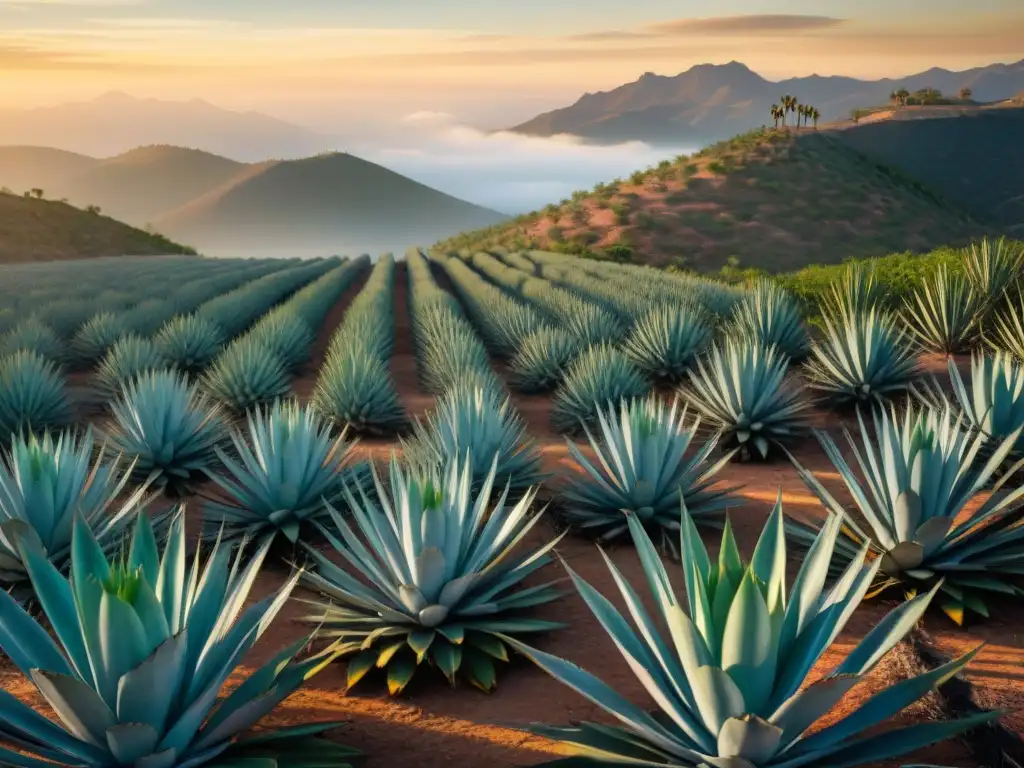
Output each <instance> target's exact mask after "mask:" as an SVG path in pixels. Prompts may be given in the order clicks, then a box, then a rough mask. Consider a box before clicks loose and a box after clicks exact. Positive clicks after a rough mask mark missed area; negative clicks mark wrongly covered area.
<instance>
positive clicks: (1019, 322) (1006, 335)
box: [988, 291, 1024, 361]
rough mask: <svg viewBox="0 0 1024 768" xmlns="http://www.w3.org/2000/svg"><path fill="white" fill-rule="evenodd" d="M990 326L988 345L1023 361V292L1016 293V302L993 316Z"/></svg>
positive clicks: (1007, 305)
mask: <svg viewBox="0 0 1024 768" xmlns="http://www.w3.org/2000/svg"><path fill="white" fill-rule="evenodd" d="M992 326H993V329H994V330H993V333H992V335H991V338H989V340H988V341H989V345H990V346H991V347H992V348H993V349H995V350H997V351H998V350H1002V351H1004V352H1008V353H1009V354H1011V355H1013V356H1014V357H1015V358H1017V359H1018V360H1021V361H1024V291H1018V292H1017V296H1016V301H1012V302H1007V303H1006V306H1005V307H1004V308H1003V309H1002V310H1000V311H999V312H998V313H997V314H996V315H995V317H994V318H993V321H992Z"/></svg>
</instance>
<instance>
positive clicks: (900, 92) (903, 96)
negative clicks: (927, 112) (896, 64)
mask: <svg viewBox="0 0 1024 768" xmlns="http://www.w3.org/2000/svg"><path fill="white" fill-rule="evenodd" d="M909 98H910V91H908V90H907V89H906V88H897V89H896V90H895V91H893V92H892V93H890V94H889V100H890V101H891V102H892V103H893V106H896V107H905V106H907V99H909Z"/></svg>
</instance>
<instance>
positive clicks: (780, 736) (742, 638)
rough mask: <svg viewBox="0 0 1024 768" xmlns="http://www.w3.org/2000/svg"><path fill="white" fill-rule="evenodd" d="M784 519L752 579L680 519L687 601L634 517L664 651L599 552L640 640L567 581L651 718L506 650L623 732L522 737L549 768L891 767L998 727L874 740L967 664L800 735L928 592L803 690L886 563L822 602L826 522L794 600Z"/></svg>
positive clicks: (549, 731) (773, 523) (590, 679)
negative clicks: (652, 708)
mask: <svg viewBox="0 0 1024 768" xmlns="http://www.w3.org/2000/svg"><path fill="white" fill-rule="evenodd" d="M781 506H782V505H781V502H780V503H779V504H776V507H775V510H774V512H773V513H772V515H771V517H770V519H769V520H768V524H767V526H766V527H765V529H764V531H763V532H762V534H761V538H760V540H759V541H758V544H757V548H756V549H755V551H754V556H753V559H752V560H751V562H750V564H749V565H744V564H743V561H742V559H741V557H740V553H739V550H738V549H737V547H736V542H735V539H734V538H733V536H732V533H731V530H730V528H729V527H728V526H727V527H726V529H725V534H724V535H723V538H722V546H721V549H720V550H719V555H718V562H717V563H715V562H713V561H712V560H711V559H710V557H709V556H708V552H707V550H706V549H705V547H704V545H703V543H702V542H701V540H700V537H699V536H698V535H697V531H696V528H695V526H694V524H693V521H692V520H691V519H690V517H689V515H687V514H686V513H685V512H684V513H683V522H682V535H681V544H682V551H683V558H682V564H683V576H684V579H685V584H686V595H687V597H686V598H681V597H680V596H678V595H677V594H675V593H674V592H673V588H672V585H671V583H670V582H669V576H668V573H667V572H666V570H665V567H664V565H663V564H662V563H661V561H660V560H659V559H658V555H657V552H656V551H655V549H654V547H653V545H652V543H651V540H650V538H649V537H648V536H647V533H646V532H645V531H644V527H643V524H642V523H641V522H640V520H639V519H637V518H636V517H633V516H630V517H629V518H628V522H629V527H630V532H631V533H632V535H633V539H634V542H635V543H636V548H637V550H638V552H639V555H640V561H641V563H642V565H643V570H644V575H645V576H646V577H647V582H648V585H649V587H650V590H651V596H652V598H653V604H654V606H655V608H656V611H657V615H658V616H659V617H660V618H661V620H662V623H663V624H664V626H666V627H668V629H669V636H668V637H665V636H663V634H662V633H661V632H660V631H659V628H658V625H657V623H656V619H655V618H653V617H652V616H651V614H650V613H649V612H648V610H647V609H646V608H645V607H644V604H643V603H642V602H641V601H640V598H639V596H638V595H637V593H636V591H635V590H634V588H633V587H632V586H631V585H630V584H629V582H628V581H626V579H625V577H624V576H623V575H622V573H620V572H619V570H618V569H617V568H616V567H615V564H614V563H613V562H612V561H611V559H610V558H609V557H608V556H607V555H604V553H603V552H602V553H601V554H602V555H603V556H604V559H605V563H606V564H607V566H608V569H609V571H610V572H611V575H612V578H613V579H614V581H615V584H616V586H617V587H618V589H619V592H620V594H621V596H622V600H623V602H624V603H625V605H626V607H627V609H628V613H629V616H630V618H632V620H633V624H635V626H636V629H634V628H633V626H632V625H631V624H630V623H629V621H628V620H627V619H626V617H625V616H623V615H622V614H621V613H619V611H618V610H617V609H616V608H615V607H614V606H613V605H612V603H611V602H610V601H609V600H608V599H607V598H606V597H604V596H603V595H601V594H600V593H599V592H598V591H597V590H596V589H594V587H592V586H591V585H590V584H588V583H587V582H586V581H584V580H583V579H582V578H580V577H579V576H578V575H577V574H576V573H574V572H573V571H572V570H571V569H569V574H570V576H571V577H572V579H573V581H574V582H575V584H576V588H577V590H578V591H579V593H580V596H581V597H582V598H583V600H584V601H585V602H586V603H587V606H588V607H589V608H590V609H591V611H593V613H594V616H595V617H596V618H597V620H598V621H599V622H600V624H601V626H602V627H603V628H604V630H605V632H606V633H607V634H608V636H609V638H610V640H611V641H612V642H613V643H614V644H615V646H616V648H618V650H619V652H620V653H621V654H622V656H623V658H624V659H625V661H626V663H627V664H628V665H629V667H630V669H631V670H632V671H633V674H634V675H636V677H637V679H638V680H639V681H640V684H641V685H642V686H643V687H644V688H645V689H646V690H647V692H648V693H649V694H650V696H651V698H652V699H653V700H654V702H655V703H656V705H657V707H658V710H659V711H658V712H656V713H655V714H654V715H651V714H648V713H647V712H645V711H644V710H642V709H641V708H640V707H638V706H637V705H635V704H633V703H631V702H630V701H628V700H627V699H626V698H625V697H623V696H622V695H620V694H619V693H618V692H617V691H616V690H615V689H613V688H611V687H609V686H608V685H607V684H606V683H604V682H602V681H601V680H600V679H599V678H598V677H596V676H595V675H593V674H591V673H590V672H588V671H585V670H583V669H581V668H580V667H578V666H576V665H575V664H572V663H571V662H568V661H565V660H564V659H560V658H558V657H556V656H552V655H550V654H547V653H544V652H542V651H539V650H536V649H534V648H530V647H528V646H526V645H524V644H522V643H521V642H518V641H514V640H507V642H509V643H510V644H512V645H514V646H515V647H516V649H517V650H519V651H520V652H522V653H523V654H525V655H526V656H528V657H529V658H530V659H532V660H533V661H534V662H535V663H536V664H537V665H538V666H539V667H540V668H541V669H543V670H544V671H545V672H547V673H548V674H550V675H551V676H552V677H554V678H555V679H556V680H558V681H559V682H561V683H563V684H564V685H566V686H568V687H570V688H572V689H573V690H574V691H576V692H577V693H579V694H580V695H581V696H583V697H585V698H586V699H588V700H589V701H590V702H592V703H593V704H595V705H597V706H598V707H600V708H601V709H603V710H604V711H605V712H607V713H608V714H609V715H611V716H612V717H613V718H615V720H617V721H618V723H619V724H618V725H614V726H610V725H603V724H597V723H589V722H583V723H580V724H578V725H577V726H575V727H572V728H566V727H556V726H548V725H540V724H535V725H532V726H528V727H527V728H525V729H524V730H528V731H530V732H532V733H536V734H539V735H542V736H545V737H547V738H550V739H555V740H557V741H560V742H562V743H563V744H564V745H565V746H566V747H567V748H568V750H569V751H570V754H571V755H573V757H569V758H562V759H560V760H556V761H553V762H550V763H547V765H551V766H556V765H569V764H572V765H636V766H641V765H642V766H661V765H664V766H691V768H712V767H714V768H796V767H797V766H803V767H804V768H852V766H858V765H868V764H872V765H874V764H877V763H876V761H879V760H886V759H889V758H893V757H899V756H900V755H903V754H906V753H908V752H912V751H913V750H915V749H917V748H919V747H924V746H927V745H930V744H932V743H934V742H936V741H941V740H943V739H946V738H951V737H953V736H956V735H958V734H960V733H963V732H964V731H967V730H969V729H970V728H972V727H974V726H976V725H978V724H980V723H984V722H988V721H991V720H994V719H996V718H998V717H999V716H1000V714H1001V713H999V712H984V713H982V714H980V715H975V716H973V717H967V718H963V719H961V720H954V721H951V722H943V723H928V724H925V725H911V726H904V727H902V728H897V729H888V730H885V731H884V732H870V733H869V731H871V729H874V727H875V726H877V725H879V724H881V723H884V722H885V721H887V720H888V719H889V718H891V717H893V716H895V715H898V714H899V713H900V712H901V711H902V710H903V709H904V708H905V707H907V706H909V705H910V704H912V703H913V702H915V701H917V700H918V699H920V698H921V697H923V696H924V695H925V694H927V693H929V692H930V691H933V690H935V689H936V688H937V687H938V686H940V685H941V684H942V683H944V682H945V681H946V680H948V679H949V678H951V677H953V676H954V675H956V674H957V673H958V672H960V670H962V669H963V668H964V667H965V666H966V665H967V664H968V662H969V661H970V660H971V659H972V658H973V657H974V656H975V655H976V654H977V650H974V651H971V652H970V653H968V654H966V655H964V656H962V657H960V658H959V659H956V660H955V661H952V662H950V663H948V664H945V665H943V666H941V667H938V668H937V669H935V670H932V671H930V672H926V673H924V674H922V675H918V676H917V677H913V678H910V679H908V680H904V681H900V682H898V683H896V684H894V685H892V686H890V687H888V688H886V689H884V690H882V691H881V692H879V693H877V694H875V695H874V696H872V697H871V698H870V699H868V700H867V701H866V702H865V703H863V704H862V705H861V706H859V707H857V708H855V709H853V711H851V712H849V713H848V714H845V715H844V716H843V717H841V718H840V719H839V720H838V721H837V722H835V723H833V724H830V725H829V726H828V727H825V728H822V729H819V730H816V731H815V732H814V733H810V734H808V733H807V731H808V730H809V729H810V728H811V726H813V725H814V724H815V723H816V722H817V721H818V720H820V719H821V718H823V717H824V716H825V715H827V714H828V712H829V711H830V710H831V709H832V708H833V707H834V706H836V704H838V703H839V702H840V701H841V700H842V699H843V697H844V696H845V695H846V694H847V693H848V692H849V691H850V690H851V689H852V688H853V687H854V686H855V685H857V683H859V682H860V681H861V680H863V679H864V677H865V676H866V675H868V674H869V673H870V672H871V670H872V669H873V668H874V667H875V666H876V665H877V664H878V662H879V661H880V660H881V659H882V658H883V657H884V656H885V655H886V654H887V653H888V652H889V651H890V650H891V649H892V648H893V647H894V646H895V645H896V644H897V643H898V642H899V641H900V640H901V639H903V637H904V636H905V635H906V634H907V632H908V631H909V630H910V629H911V628H912V627H913V626H914V624H915V623H916V622H917V620H918V619H919V618H920V617H921V615H922V614H923V613H924V611H925V609H926V608H927V607H928V604H929V602H930V601H931V599H932V595H933V593H931V592H929V593H926V594H923V595H920V596H918V597H915V598H914V599H912V600H910V601H908V602H906V603H904V604H902V605H900V606H899V607H897V608H895V609H894V610H892V611H891V612H890V613H889V614H888V615H887V616H886V617H885V618H884V619H882V620H881V621H880V622H878V623H877V624H876V625H875V626H874V627H873V628H872V629H871V630H870V631H869V632H868V633H867V635H866V636H865V637H864V639H863V640H861V641H860V643H858V644H857V646H856V647H855V648H854V649H853V650H852V651H851V652H850V654H849V655H848V656H847V657H846V658H845V659H844V660H843V661H842V662H840V663H839V664H838V665H837V666H836V667H835V668H834V669H833V670H832V671H831V672H829V673H827V674H826V675H825V676H824V677H822V678H820V679H817V680H816V681H815V682H812V683H811V684H810V685H809V686H806V687H805V686H804V683H805V681H806V680H807V677H808V675H809V673H810V672H811V670H812V668H813V667H814V665H815V663H816V662H817V661H818V660H819V659H820V658H821V657H822V656H823V655H824V653H825V652H826V651H827V650H828V649H829V646H831V645H832V643H833V642H834V641H835V639H836V637H837V636H838V635H839V633H840V632H841V631H842V629H843V627H844V625H845V624H846V622H847V621H848V620H849V618H850V616H851V614H852V613H853V612H854V610H855V609H856V608H857V606H858V604H859V603H860V602H861V600H862V598H863V597H864V593H865V591H866V590H867V588H868V584H869V583H870V582H871V579H872V577H873V576H874V573H875V572H876V571H877V570H878V565H879V564H878V561H877V560H875V561H874V562H871V561H870V560H869V559H868V557H867V550H866V549H862V550H861V551H860V552H859V553H858V554H857V556H856V557H855V558H854V561H853V562H852V563H850V565H849V567H848V568H847V569H846V571H845V572H844V573H843V575H842V577H841V578H840V579H839V580H838V581H836V582H835V584H834V585H833V586H832V587H831V589H829V590H828V591H825V577H826V573H827V571H828V566H829V562H830V560H831V558H832V555H833V549H834V547H835V545H836V538H837V536H838V534H839V529H840V527H841V523H842V519H841V518H839V517H837V516H833V517H832V518H831V519H830V520H829V522H828V524H827V525H826V527H825V529H824V530H823V531H822V532H821V533H820V534H819V535H818V536H817V538H816V539H815V541H814V544H813V546H812V548H811V551H810V553H809V554H808V556H807V558H806V559H805V560H804V562H803V565H802V566H801V568H800V572H799V573H798V575H797V578H796V581H795V582H794V584H793V589H792V592H791V593H790V594H789V595H787V594H786V566H787V562H786V545H785V536H784V532H783V516H782V509H781ZM979 650H980V649H979ZM567 760H568V761H572V760H575V762H572V763H570V762H567Z"/></svg>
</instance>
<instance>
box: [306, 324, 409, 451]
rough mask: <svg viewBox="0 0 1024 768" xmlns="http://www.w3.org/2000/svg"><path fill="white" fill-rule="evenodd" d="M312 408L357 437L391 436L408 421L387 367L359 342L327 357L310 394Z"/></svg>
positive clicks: (339, 349)
mask: <svg viewBox="0 0 1024 768" xmlns="http://www.w3.org/2000/svg"><path fill="white" fill-rule="evenodd" d="M313 406H314V407H315V408H316V410H317V411H318V412H319V413H320V414H322V415H323V416H325V417H327V418H329V419H332V420H333V421H335V422H336V423H338V424H341V425H343V426H347V427H348V428H350V429H351V430H352V431H353V432H356V433H359V434H374V435H384V434H394V433H395V432H397V431H399V430H400V429H401V428H402V427H403V426H405V424H406V422H407V417H406V414H405V409H404V408H402V404H401V402H400V401H399V399H398V393H397V392H396V391H395V387H394V384H393V383H392V381H391V374H390V372H389V371H388V369H387V366H386V365H385V363H384V362H383V361H382V360H381V359H380V358H379V357H378V356H377V355H376V354H374V353H373V352H371V351H370V349H369V348H367V346H365V345H363V344H358V343H351V344H347V345H346V346H345V347H344V348H342V347H340V346H339V348H338V349H336V350H335V351H333V352H330V353H329V354H328V355H327V359H326V360H324V364H323V366H322V367H321V369H320V376H319V378H318V379H317V382H316V389H315V390H314V392H313Z"/></svg>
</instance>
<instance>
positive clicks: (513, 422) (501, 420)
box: [402, 381, 543, 498]
mask: <svg viewBox="0 0 1024 768" xmlns="http://www.w3.org/2000/svg"><path fill="white" fill-rule="evenodd" d="M467 453H468V454H469V455H470V456H475V457H477V463H476V465H475V467H474V474H473V489H474V491H475V490H477V489H479V488H480V487H481V486H482V484H483V482H484V481H485V480H486V479H487V477H488V474H489V471H490V461H491V459H493V458H495V457H497V461H498V469H497V472H496V475H495V477H496V482H497V483H498V485H499V486H504V485H506V484H507V485H508V487H509V490H510V492H511V493H512V495H513V498H515V497H517V496H518V495H519V494H521V493H523V492H524V491H526V490H527V489H528V488H530V487H531V486H533V485H537V484H538V483H539V482H540V481H541V480H542V479H543V474H542V472H541V468H540V467H541V461H540V458H541V457H540V451H539V449H538V447H537V444H536V442H534V441H533V440H532V439H531V438H530V437H529V435H527V433H526V425H525V424H524V423H523V420H522V418H521V417H520V416H519V414H518V413H516V410H515V408H514V407H513V406H512V401H511V400H510V399H509V397H508V395H506V394H505V393H504V392H502V391H501V390H498V389H495V388H493V387H486V386H480V385H479V384H477V383H476V382H473V381H467V382H460V383H458V384H456V385H455V386H454V387H452V388H451V389H449V390H448V391H447V392H445V394H444V395H443V396H442V397H441V398H440V399H439V400H438V403H437V405H436V406H435V408H434V410H433V411H431V412H430V413H428V414H427V419H426V423H425V424H424V423H423V422H422V421H420V420H418V419H417V421H416V423H415V426H414V434H413V437H412V439H411V440H410V441H409V442H408V443H405V442H403V446H402V454H403V459H404V460H405V462H406V463H408V464H410V465H413V466H415V467H418V468H419V471H420V472H424V471H429V470H434V469H436V470H440V469H443V468H444V467H445V465H446V464H447V463H448V461H449V457H451V456H465V455H466V454H467Z"/></svg>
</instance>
